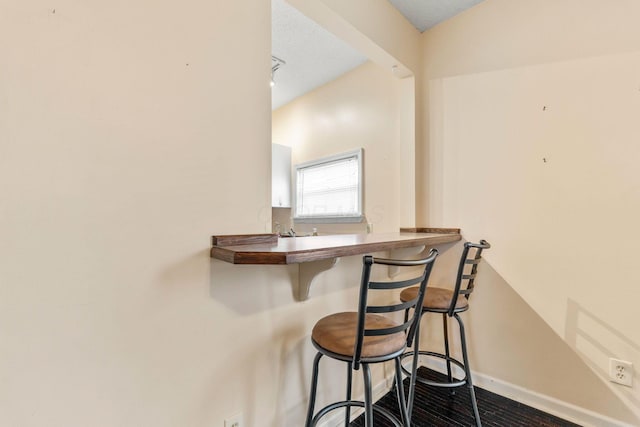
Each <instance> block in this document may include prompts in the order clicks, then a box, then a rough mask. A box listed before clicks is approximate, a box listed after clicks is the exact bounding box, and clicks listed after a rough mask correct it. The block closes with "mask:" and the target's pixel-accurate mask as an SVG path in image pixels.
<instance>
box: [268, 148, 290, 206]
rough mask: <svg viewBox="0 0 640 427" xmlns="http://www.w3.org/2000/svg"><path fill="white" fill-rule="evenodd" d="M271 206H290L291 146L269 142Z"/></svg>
mask: <svg viewBox="0 0 640 427" xmlns="http://www.w3.org/2000/svg"><path fill="white" fill-rule="evenodd" d="M271 206H272V207H274V208H290V207H291V147H288V146H286V145H280V144H271Z"/></svg>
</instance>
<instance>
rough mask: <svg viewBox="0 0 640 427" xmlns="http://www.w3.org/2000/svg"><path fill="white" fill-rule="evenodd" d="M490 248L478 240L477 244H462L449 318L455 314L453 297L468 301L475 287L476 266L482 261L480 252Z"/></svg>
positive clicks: (455, 299)
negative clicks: (459, 296)
mask: <svg viewBox="0 0 640 427" xmlns="http://www.w3.org/2000/svg"><path fill="white" fill-rule="evenodd" d="M490 247H491V245H490V244H489V243H488V242H487V241H486V240H480V242H479V243H472V242H466V243H465V244H464V249H463V251H462V255H461V257H460V264H459V265H458V276H457V278H456V285H455V288H454V290H453V295H454V297H453V298H452V299H451V305H450V306H449V310H448V314H449V316H453V313H454V312H455V308H456V302H457V298H456V297H455V295H464V297H465V298H466V299H469V296H470V295H471V293H472V292H473V288H474V286H475V284H474V283H475V280H476V274H477V273H478V264H480V261H481V260H482V251H483V250H484V249H489V248H490ZM465 283H466V284H465Z"/></svg>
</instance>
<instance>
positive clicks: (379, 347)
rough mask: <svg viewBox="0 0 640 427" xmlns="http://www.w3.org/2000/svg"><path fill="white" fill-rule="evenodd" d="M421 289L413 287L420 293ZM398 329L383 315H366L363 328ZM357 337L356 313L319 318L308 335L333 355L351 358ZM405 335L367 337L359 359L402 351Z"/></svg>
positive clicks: (401, 333) (397, 333) (402, 333)
mask: <svg viewBox="0 0 640 427" xmlns="http://www.w3.org/2000/svg"><path fill="white" fill-rule="evenodd" d="M419 291H420V288H416V292H419ZM395 326H398V324H397V323H395V322H393V321H391V320H390V319H389V318H387V317H385V316H381V315H379V314H371V313H367V314H366V316H365V329H384V328H392V327H395ZM357 334H358V313H357V312H344V313H335V314H331V315H329V316H326V317H323V318H322V319H320V320H319V321H318V322H317V323H316V325H315V326H314V328H313V331H312V332H311V338H312V339H313V341H314V342H315V343H316V344H317V345H318V346H320V347H322V348H324V349H326V350H328V351H330V352H332V353H336V354H340V355H343V356H347V357H353V351H354V348H355V343H356V337H357ZM406 341H407V337H406V335H405V333H404V332H396V333H395V334H390V335H381V336H366V337H364V342H363V345H362V358H365V359H367V358H375V357H381V356H386V355H393V354H395V353H397V352H398V351H401V350H402V349H404V348H405V345H406Z"/></svg>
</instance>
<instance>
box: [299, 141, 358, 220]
mask: <svg viewBox="0 0 640 427" xmlns="http://www.w3.org/2000/svg"><path fill="white" fill-rule="evenodd" d="M362 157H363V150H362V148H359V149H357V150H352V151H348V152H346V153H341V154H336V155H333V156H328V157H323V158H321V159H316V160H311V161H308V162H304V163H300V164H297V165H295V173H294V188H295V191H294V194H293V202H294V204H293V206H294V217H293V220H294V222H298V223H355V222H362V221H363V219H364V213H363V211H364V206H363V194H364V179H363V177H364V173H363V170H362V165H363V161H362ZM352 158H355V159H356V161H357V164H358V196H357V197H358V201H357V203H358V209H357V212H356V213H354V214H349V215H304V216H301V215H299V214H298V198H299V193H298V192H299V191H300V190H299V189H298V175H299V171H300V170H302V169H306V168H311V167H314V166H320V165H323V164H325V163H332V162H336V161H340V160H348V159H352Z"/></svg>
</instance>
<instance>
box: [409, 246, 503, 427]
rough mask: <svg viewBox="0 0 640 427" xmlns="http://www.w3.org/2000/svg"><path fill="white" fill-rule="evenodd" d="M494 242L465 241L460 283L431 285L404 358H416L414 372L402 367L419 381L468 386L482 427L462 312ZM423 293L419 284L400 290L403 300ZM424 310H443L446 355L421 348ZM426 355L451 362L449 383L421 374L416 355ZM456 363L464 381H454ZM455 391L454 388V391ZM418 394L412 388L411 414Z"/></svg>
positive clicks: (457, 279) (430, 311)
mask: <svg viewBox="0 0 640 427" xmlns="http://www.w3.org/2000/svg"><path fill="white" fill-rule="evenodd" d="M490 247H491V245H490V244H489V243H487V241H486V240H480V243H470V242H467V243H465V244H464V249H463V251H462V256H461V257H460V264H459V266H458V274H457V278H456V284H455V286H454V288H453V289H443V288H438V287H431V286H430V287H429V288H428V289H427V290H426V292H425V295H424V298H423V303H422V310H418V311H420V315H419V318H418V322H417V324H416V328H415V334H416V336H415V347H414V348H415V350H414V351H408V352H406V353H405V354H404V355H403V356H402V358H405V357H412V359H413V360H412V365H411V372H408V371H407V370H406V369H405V368H402V369H403V371H404V373H405V374H407V375H409V376H410V377H411V378H412V380H414V381H419V382H421V383H423V384H427V385H431V386H436V387H448V388H453V387H459V386H462V385H465V384H466V385H467V387H468V388H469V394H470V396H471V405H472V407H473V416H474V418H475V421H476V426H477V427H481V426H482V423H481V421H480V412H479V411H478V403H477V401H476V395H475V391H474V389H473V381H472V379H471V369H470V368H469V358H468V356H467V341H466V337H465V332H464V323H463V322H462V319H461V318H460V316H459V315H458V314H459V313H462V312H464V311H467V310H468V309H469V296H470V295H471V293H472V292H473V289H474V281H475V278H476V274H477V272H478V264H479V263H480V260H481V255H482V251H483V250H484V249H489V248H490ZM419 292H420V289H419V288H418V287H412V288H408V289H405V290H403V291H402V292H401V293H400V300H401V301H403V302H404V301H409V300H411V299H413V298H415V295H417V294H418V293H419ZM424 313H441V314H442V326H443V329H444V354H443V353H438V352H433V351H424V350H422V351H421V350H420V347H419V344H420V320H421V319H422V315H423V314H424ZM408 315H409V312H408V311H407V312H405V319H407V318H408ZM447 317H453V318H454V319H456V320H457V322H458V325H459V327H460V343H461V347H462V361H460V360H458V359H455V358H454V357H452V356H451V354H450V352H449V331H448V328H447V324H448V318H447ZM416 351H417V353H418V355H423V356H430V357H437V358H440V359H443V360H444V361H445V362H446V365H447V381H446V382H437V381H431V380H427V379H426V378H422V377H419V376H418V374H417V368H418V357H416V356H415V353H416ZM452 363H453V364H454V365H456V366H458V367H460V368H461V369H462V370H464V373H465V376H464V378H463V379H461V380H454V378H453V376H452V373H451V364H452ZM453 393H454V391H453V390H452V394H453ZM414 397H415V393H414V388H413V387H412V388H410V389H409V397H408V403H407V412H408V414H409V416H411V412H412V410H413V400H414Z"/></svg>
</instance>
